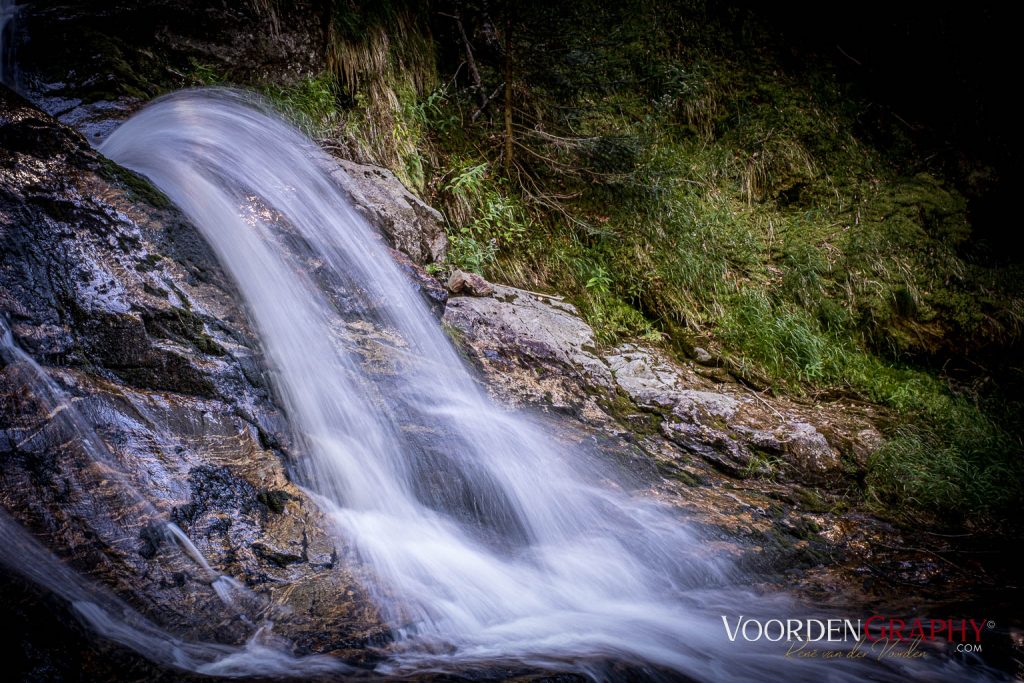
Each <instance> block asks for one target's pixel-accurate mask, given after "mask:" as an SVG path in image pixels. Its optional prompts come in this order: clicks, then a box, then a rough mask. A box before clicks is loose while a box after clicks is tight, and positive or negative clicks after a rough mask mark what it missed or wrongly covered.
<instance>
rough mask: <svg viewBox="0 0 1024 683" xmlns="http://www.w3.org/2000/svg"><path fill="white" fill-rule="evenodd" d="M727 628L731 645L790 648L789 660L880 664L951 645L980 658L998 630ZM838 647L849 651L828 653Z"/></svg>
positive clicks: (914, 625) (776, 623)
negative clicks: (985, 636)
mask: <svg viewBox="0 0 1024 683" xmlns="http://www.w3.org/2000/svg"><path fill="white" fill-rule="evenodd" d="M722 626H723V627H724V628H725V635H726V637H727V638H728V639H729V641H730V642H734V643H735V642H744V641H745V642H751V643H754V642H760V641H768V642H772V643H787V644H789V647H788V649H787V650H786V653H785V654H786V656H787V657H794V656H795V657H818V656H821V657H839V656H845V657H866V656H868V655H869V654H876V655H878V657H879V658H881V657H910V658H919V657H924V656H926V655H925V652H924V651H922V650H919V649H917V648H918V646H919V645H920V644H921V643H935V642H947V643H949V644H951V645H954V646H955V649H956V651H957V652H981V649H982V646H981V640H982V633H983V632H984V631H986V630H989V629H992V628H995V623H994V622H992V621H989V620H987V619H923V618H913V619H902V618H898V617H892V616H885V615H874V616H871V617H868V618H867V619H818V618H813V617H809V618H801V619H792V618H787V619H755V618H751V617H746V616H743V615H739V616H736V617H729V616H727V615H724V614H723V615H722ZM839 643H845V644H847V645H849V646H850V647H849V648H843V647H842V646H840V645H832V647H829V645H830V644H839ZM865 646H869V648H870V650H865V649H864V648H865ZM822 648H826V649H822Z"/></svg>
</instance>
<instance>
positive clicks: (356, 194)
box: [335, 160, 448, 265]
mask: <svg viewBox="0 0 1024 683" xmlns="http://www.w3.org/2000/svg"><path fill="white" fill-rule="evenodd" d="M338 163H339V164H340V165H341V168H342V169H343V170H342V171H339V172H337V173H335V177H336V178H337V180H338V182H339V183H340V184H341V186H342V187H343V188H345V191H346V192H348V193H349V195H350V196H351V197H352V200H353V203H354V204H355V205H356V207H357V208H358V209H359V211H360V212H362V214H363V215H364V216H365V217H366V219H367V220H368V221H369V222H370V224H371V225H373V226H375V227H376V228H377V229H378V230H380V231H381V232H382V233H384V236H385V237H386V238H387V240H388V242H390V243H391V246H393V247H394V248H395V249H397V250H399V251H401V252H403V253H405V254H407V255H408V256H409V258H411V259H412V260H413V261H414V262H415V263H418V264H420V265H425V264H428V263H440V262H441V261H444V257H445V253H446V252H447V250H448V236H447V234H446V233H445V231H444V218H443V217H442V216H441V214H440V212H438V211H437V210H436V209H434V208H433V207H431V206H428V205H427V204H426V203H424V202H423V200H421V199H420V198H419V197H417V196H416V195H414V194H413V193H412V192H410V191H409V190H408V188H406V187H405V185H403V184H402V181H400V180H399V179H398V177H397V176H395V174H394V173H392V172H391V171H389V170H387V169H384V168H380V167H379V166H367V165H364V164H359V163H356V162H354V161H346V160H339V161H338Z"/></svg>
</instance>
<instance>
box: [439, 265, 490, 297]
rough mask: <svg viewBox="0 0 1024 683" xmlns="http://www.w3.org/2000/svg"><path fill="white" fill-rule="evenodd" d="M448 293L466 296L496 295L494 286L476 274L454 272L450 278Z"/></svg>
mask: <svg viewBox="0 0 1024 683" xmlns="http://www.w3.org/2000/svg"><path fill="white" fill-rule="evenodd" d="M448 291H449V292H451V293H452V294H464V295H466V296H491V295H492V294H494V285H492V284H491V283H490V282H488V281H487V280H485V279H483V277H481V276H480V275H477V274H476V273H466V272H464V271H461V270H453V271H452V274H451V275H450V276H449V277H448Z"/></svg>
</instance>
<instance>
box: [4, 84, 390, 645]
mask: <svg viewBox="0 0 1024 683" xmlns="http://www.w3.org/2000/svg"><path fill="white" fill-rule="evenodd" d="M0 97H2V100H0V216H2V217H3V220H2V221H0V231H2V232H0V245H2V246H0V254H2V257H0V308H2V310H3V314H4V315H5V316H6V317H8V319H9V321H10V327H11V330H12V332H13V337H14V341H15V343H16V344H17V345H18V346H20V347H21V348H22V349H24V351H25V352H27V353H28V354H30V355H31V356H33V357H34V358H36V359H38V360H39V361H40V362H41V363H43V365H44V368H45V369H46V372H47V374H48V375H49V377H51V378H52V380H53V382H54V384H55V386H53V387H50V388H48V387H46V386H45V385H41V384H40V382H39V378H38V377H33V375H32V372H31V370H30V369H27V368H26V367H24V364H19V363H13V362H12V363H8V364H6V366H5V367H4V368H3V369H2V370H0V415H2V419H0V426H2V429H0V451H2V454H0V458H2V460H3V467H2V468H0V500H2V505H3V507H4V508H5V509H6V510H7V511H8V512H10V513H11V514H12V515H14V516H15V517H16V518H17V519H18V520H19V521H20V522H21V523H22V524H23V525H24V526H26V527H27V528H29V529H31V530H32V531H33V532H34V533H35V534H36V535H37V536H38V537H40V538H41V539H44V540H45V542H46V544H47V545H48V546H49V547H50V548H51V549H54V550H55V551H56V552H57V553H58V555H60V556H61V557H64V558H66V559H67V560H69V561H70V562H71V564H72V566H73V567H75V568H76V569H77V570H78V571H80V572H82V573H84V574H86V575H88V576H91V577H94V578H96V579H100V580H102V581H103V582H104V583H106V584H107V585H109V586H112V587H115V589H116V591H117V593H118V594H119V595H121V596H122V597H125V598H128V599H130V601H131V602H132V604H134V605H136V606H137V607H139V608H141V609H142V610H143V612H144V613H145V614H147V615H148V616H150V617H151V618H153V619H154V620H155V621H156V622H157V623H160V624H163V625H165V626H171V627H173V629H174V630H175V631H176V632H178V633H181V634H187V635H190V636H192V637H195V638H201V639H209V638H216V639H218V640H221V641H224V640H227V641H233V642H241V641H244V639H245V638H247V637H248V636H250V635H251V627H249V626H247V625H246V622H247V621H248V622H249V623H260V622H261V621H262V620H263V619H265V618H267V617H268V616H272V617H273V620H274V622H275V630H276V631H277V632H278V633H279V634H281V635H284V636H285V637H289V638H290V639H292V640H293V641H294V642H295V643H296V646H297V647H298V648H299V651H332V652H340V653H342V654H345V653H348V655H349V656H353V657H356V658H363V657H365V655H366V650H365V647H366V645H367V644H368V643H370V642H373V641H376V640H380V639H382V638H384V637H386V631H385V629H384V628H383V626H382V625H381V624H380V622H379V621H378V619H377V616H376V612H375V609H374V607H373V605H372V603H371V602H370V601H369V599H368V598H367V596H366V595H365V593H364V591H363V590H362V589H361V588H360V585H361V584H360V582H359V580H358V577H357V575H356V573H357V570H356V569H354V568H353V567H352V566H350V564H349V563H348V562H347V561H346V559H345V557H346V550H345V548H344V547H340V546H338V545H337V544H336V543H335V541H334V540H333V539H332V537H330V536H329V535H328V534H327V532H326V531H325V528H324V524H323V519H322V516H321V514H320V512H319V511H318V510H317V509H316V507H315V505H313V504H312V502H311V501H310V499H309V498H308V497H307V496H306V495H305V493H303V492H302V491H301V490H299V489H298V488H296V487H295V486H294V485H292V484H291V483H290V482H289V479H288V475H287V472H286V463H287V460H288V457H289V446H288V443H289V439H288V435H287V432H288V430H287V426H286V423H285V421H284V417H283V416H282V414H281V411H280V410H279V409H278V408H277V407H276V405H275V404H274V400H273V397H272V395H271V392H270V391H269V389H268V386H267V384H266V381H265V376H264V371H263V369H262V365H261V361H260V352H259V348H258V344H257V343H256V340H255V337H254V336H253V334H252V331H251V329H250V328H249V326H248V323H247V322H246V318H245V315H244V313H243V312H242V311H241V310H240V309H239V307H238V305H237V303H236V301H237V298H236V297H235V295H234V292H233V291H232V288H231V285H230V284H229V283H228V282H227V280H226V279H225V277H224V275H223V273H222V272H221V271H220V268H219V267H218V265H217V264H216V262H215V261H214V260H213V258H212V256H211V255H210V253H209V251H208V249H207V248H206V246H205V244H204V243H203V242H202V240H201V238H200V237H199V236H198V233H196V232H195V231H194V229H193V228H192V227H191V226H190V225H188V224H187V223H185V222H184V221H183V220H182V219H181V217H180V216H179V215H178V214H177V212H176V211H175V210H174V209H173V208H172V207H170V206H168V205H167V204H166V201H165V200H163V198H162V197H161V196H159V195H157V194H155V193H154V192H152V190H151V189H149V187H148V186H147V185H146V184H145V183H144V182H142V181H141V180H140V179H138V178H136V177H133V176H132V175H131V174H129V173H128V172H126V171H124V170H122V169H120V168H117V167H115V166H113V165H112V164H110V163H109V162H107V161H105V160H104V159H102V158H101V157H99V156H98V155H96V154H95V153H94V152H92V151H91V150H90V149H89V147H88V146H87V145H86V144H85V142H84V141H83V140H82V139H81V138H80V137H79V136H78V135H77V134H76V133H75V132H73V131H71V130H70V129H68V128H66V127H64V126H62V125H60V124H59V123H57V122H56V121H54V120H53V119H51V118H50V117H48V116H47V115H45V114H43V113H41V112H39V111H38V110H37V109H35V108H34V107H32V106H30V105H29V104H28V103H27V102H25V101H23V100H21V99H20V98H18V97H17V96H15V95H13V94H12V93H11V92H10V91H7V90H4V91H3V92H2V93H0ZM69 416H70V417H69ZM75 416H80V417H75ZM91 427H95V434H91V433H90V431H91ZM158 518H162V519H172V520H174V522H175V523H176V524H177V525H178V526H179V527H180V528H181V530H182V531H184V532H185V534H187V536H188V537H189V538H190V539H191V540H192V542H193V543H194V544H195V545H196V547H197V548H198V549H199V551H200V552H202V554H203V555H204V556H205V557H206V559H207V560H208V561H209V562H210V564H211V565H212V566H213V567H214V568H215V569H216V571H217V572H219V573H224V574H229V575H230V576H232V577H234V578H236V579H238V580H240V581H242V582H244V584H245V585H246V586H247V587H248V588H249V589H251V590H252V591H253V595H254V596H255V600H254V602H253V604H252V605H247V606H246V607H245V608H244V609H242V610H241V612H242V613H236V614H233V613H232V611H231V610H225V609H224V606H223V605H222V604H221V601H220V600H219V599H218V596H217V594H216V592H215V590H214V589H213V587H212V586H211V584H212V582H213V580H214V579H216V575H213V576H211V575H210V572H207V571H205V570H204V569H203V568H202V567H201V566H199V565H197V563H196V562H195V561H194V560H192V559H191V558H189V557H188V554H187V553H182V552H180V551H178V549H177V548H176V547H175V543H174V542H173V540H172V539H171V538H169V537H167V536H166V535H165V534H163V533H162V532H161V531H160V528H159V527H158V526H157V520H158ZM9 559H13V560H15V561H16V559H17V558H9ZM245 612H248V614H245ZM243 616H246V617H248V619H244V618H243Z"/></svg>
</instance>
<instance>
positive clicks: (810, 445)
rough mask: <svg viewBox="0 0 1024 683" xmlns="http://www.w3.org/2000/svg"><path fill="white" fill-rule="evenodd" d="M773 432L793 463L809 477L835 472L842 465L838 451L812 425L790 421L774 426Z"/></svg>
mask: <svg viewBox="0 0 1024 683" xmlns="http://www.w3.org/2000/svg"><path fill="white" fill-rule="evenodd" d="M775 434H776V436H777V437H778V439H779V441H780V442H781V444H782V447H783V450H784V451H785V452H786V453H787V454H789V455H790V456H791V458H792V461H793V463H794V464H795V465H796V466H797V467H798V468H800V470H801V471H803V472H804V473H805V474H806V475H808V476H810V477H816V476H824V475H829V474H835V473H836V472H837V471H838V470H839V469H840V468H841V467H842V461H841V460H840V458H839V452H838V451H837V450H836V449H834V448H832V446H831V445H829V443H828V440H827V439H826V438H825V437H824V436H823V435H822V434H821V433H820V432H819V431H818V430H817V429H816V428H815V427H814V425H811V424H808V423H806V422H790V423H787V424H784V425H780V426H779V427H778V428H776V430H775Z"/></svg>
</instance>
